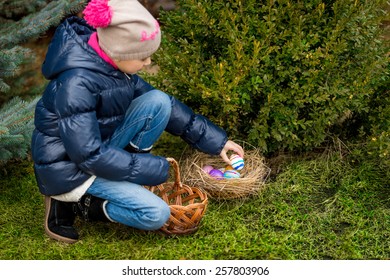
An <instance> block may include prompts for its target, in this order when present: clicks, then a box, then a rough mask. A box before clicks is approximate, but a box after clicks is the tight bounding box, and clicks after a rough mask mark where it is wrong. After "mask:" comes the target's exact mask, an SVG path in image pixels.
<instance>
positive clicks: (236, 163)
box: [230, 155, 244, 170]
mask: <svg viewBox="0 0 390 280" xmlns="http://www.w3.org/2000/svg"><path fill="white" fill-rule="evenodd" d="M230 161H231V162H232V166H233V168H234V169H235V170H241V169H243V168H244V159H243V158H242V157H240V156H239V155H232V156H231V157H230Z"/></svg>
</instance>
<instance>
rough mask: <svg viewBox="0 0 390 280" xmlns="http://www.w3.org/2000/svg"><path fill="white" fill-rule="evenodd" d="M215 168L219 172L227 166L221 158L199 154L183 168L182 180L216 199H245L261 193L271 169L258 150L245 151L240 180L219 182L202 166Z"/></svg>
mask: <svg viewBox="0 0 390 280" xmlns="http://www.w3.org/2000/svg"><path fill="white" fill-rule="evenodd" d="M206 165H211V166H213V167H214V168H216V169H219V168H223V167H225V166H226V163H225V162H224V161H223V160H222V158H221V157H220V156H210V155H207V154H204V153H201V152H198V151H196V152H195V153H194V155H191V156H190V157H187V158H186V159H185V160H184V162H183V163H181V167H182V180H183V182H185V183H186V184H188V185H196V186H198V187H199V188H201V189H202V190H203V191H205V192H206V193H207V195H208V196H209V197H210V198H214V199H225V200H228V199H235V198H245V197H248V196H250V195H253V194H256V193H258V192H259V191H260V190H261V189H262V187H263V186H264V184H265V181H266V179H267V177H268V175H269V173H270V169H269V168H268V167H267V166H266V165H265V163H264V158H263V157H262V156H261V155H260V152H259V150H258V149H251V150H245V167H244V168H243V169H242V170H241V171H240V174H241V177H240V178H237V179H221V180H217V179H215V178H213V177H211V176H210V175H209V174H207V173H206V172H205V171H203V169H202V167H204V166H206Z"/></svg>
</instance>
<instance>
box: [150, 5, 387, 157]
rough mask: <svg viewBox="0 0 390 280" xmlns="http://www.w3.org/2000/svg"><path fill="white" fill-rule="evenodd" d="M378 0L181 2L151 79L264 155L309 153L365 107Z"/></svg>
mask: <svg viewBox="0 0 390 280" xmlns="http://www.w3.org/2000/svg"><path fill="white" fill-rule="evenodd" d="M385 2H386V1H385V0H366V1H358V0H333V1H320V0H305V1H289V0H280V1H277V0H275V1H271V0H269V1H261V0H260V1H259V0H247V1H236V0H232V1H229V0H224V1H219V0H217V1H214V0H180V1H177V5H178V8H177V9H176V11H174V12H172V11H171V12H163V13H161V19H160V20H161V22H162V26H163V27H162V30H163V43H162V47H161V48H160V50H159V51H158V52H157V53H156V55H155V57H154V59H155V61H156V63H157V64H158V65H159V66H160V71H159V72H158V74H157V75H156V76H153V77H151V79H153V80H154V81H153V82H154V83H155V84H156V85H157V86H159V87H160V88H162V89H163V90H165V91H167V92H168V93H170V94H173V95H175V96H177V97H178V98H179V99H180V100H182V101H184V102H185V103H186V104H188V105H189V106H191V107H192V108H193V109H194V110H195V111H197V112H199V113H202V114H204V115H206V116H208V117H209V118H211V119H212V120H213V121H215V122H216V123H217V124H219V125H221V126H222V127H224V128H225V129H226V130H227V131H228V133H229V134H230V135H231V137H232V138H236V139H238V138H239V139H242V140H246V141H248V142H250V143H252V144H254V145H256V146H259V147H261V148H262V149H263V150H264V151H265V152H266V151H267V152H273V151H277V150H281V149H288V150H298V149H310V148H313V147H315V146H317V145H319V144H321V143H323V141H324V140H325V139H326V137H327V135H329V133H331V128H332V127H333V126H334V125H335V124H338V123H340V122H341V121H342V120H344V119H346V117H348V116H351V115H354V114H355V113H361V112H364V111H367V110H368V109H369V105H370V100H371V98H372V96H373V93H374V88H375V87H374V86H373V85H372V82H371V81H372V80H374V79H376V77H377V76H378V75H382V73H383V71H384V68H385V65H386V62H387V59H386V56H385V53H386V50H385V47H384V46H385V44H383V41H382V40H381V37H380V34H381V28H380V24H379V23H380V20H381V19H382V16H383V15H384V12H383V10H382V9H381V7H383V6H384V3H385Z"/></svg>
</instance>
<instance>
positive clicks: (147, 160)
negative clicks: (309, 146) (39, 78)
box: [32, 17, 227, 195]
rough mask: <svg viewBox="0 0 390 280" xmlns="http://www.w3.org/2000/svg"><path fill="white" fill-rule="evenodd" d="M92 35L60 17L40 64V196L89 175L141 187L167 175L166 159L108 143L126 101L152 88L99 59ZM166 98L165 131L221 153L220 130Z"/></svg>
mask: <svg viewBox="0 0 390 280" xmlns="http://www.w3.org/2000/svg"><path fill="white" fill-rule="evenodd" d="M93 32H95V30H94V29H93V28H91V27H90V26H89V25H87V24H86V22H85V21H84V20H83V19H80V18H77V17H71V18H68V19H66V20H65V21H64V22H63V23H62V24H61V25H60V26H59V27H58V28H57V30H56V32H55V35H54V37H53V39H52V42H51V43H50V45H49V48H48V52H47V54H46V59H45V62H44V63H43V66H42V72H43V74H44V76H45V77H46V78H47V79H48V80H50V82H49V84H48V86H47V88H46V90H45V92H44V94H43V96H42V98H41V100H40V101H39V102H38V104H37V106H36V111H35V130H34V133H33V137H32V156H33V160H34V170H35V174H36V178H37V182H38V186H39V189H40V191H41V193H42V194H45V195H58V194H63V193H67V192H69V191H71V190H73V189H74V188H75V187H78V186H80V185H81V184H82V183H84V182H85V181H86V180H87V179H88V178H90V177H91V175H95V176H97V177H102V178H106V179H109V180H114V181H123V180H126V181H130V182H134V183H137V184H141V185H157V184H161V183H163V182H165V181H166V180H167V179H168V170H169V163H168V162H167V160H166V159H165V158H163V157H159V156H155V155H152V154H133V153H128V152H126V151H124V150H123V149H120V148H116V147H112V146H110V145H108V144H107V140H108V139H109V137H110V136H111V135H112V134H113V133H114V131H115V129H116V127H117V126H118V125H119V124H120V123H121V121H122V120H123V118H124V115H125V113H126V110H127V108H128V106H129V105H130V103H131V102H132V100H133V99H134V98H136V97H137V96H140V95H142V94H144V93H146V92H148V91H150V90H152V89H153V87H152V86H151V85H149V84H148V83H146V82H145V81H144V80H143V79H142V78H140V77H139V76H137V75H132V76H131V78H130V79H129V78H128V77H127V76H126V75H125V74H124V73H122V72H121V71H119V70H116V69H115V68H114V67H112V66H111V65H109V64H108V63H107V62H105V61H104V60H103V59H102V58H101V57H100V56H98V54H97V53H96V52H95V51H94V50H93V49H92V48H91V47H90V46H89V45H88V43H87V42H88V39H89V37H90V35H91V34H92V33H93ZM170 98H171V101H172V113H171V117H170V120H169V123H168V125H167V127H166V131H168V132H169V133H172V134H174V135H178V136H180V137H182V138H183V139H184V140H185V141H186V142H187V143H189V144H190V145H192V146H193V147H194V148H196V149H198V150H201V151H203V152H205V153H208V154H215V155H217V154H219V153H220V152H221V150H222V148H223V146H224V145H225V143H226V141H227V136H226V133H225V132H224V130H222V129H221V128H219V127H218V126H216V125H214V124H213V123H212V122H210V121H209V120H208V119H207V118H205V117H203V116H201V115H198V114H195V113H194V112H193V111H192V110H191V109H190V108H188V107H187V106H186V105H184V104H183V103H181V102H180V101H178V100H177V99H175V98H174V97H170Z"/></svg>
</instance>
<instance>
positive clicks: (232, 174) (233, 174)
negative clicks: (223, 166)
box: [223, 170, 241, 179]
mask: <svg viewBox="0 0 390 280" xmlns="http://www.w3.org/2000/svg"><path fill="white" fill-rule="evenodd" d="M223 177H224V178H226V179H237V178H240V177H241V174H240V173H239V172H238V171H236V170H226V171H225V173H223Z"/></svg>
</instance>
